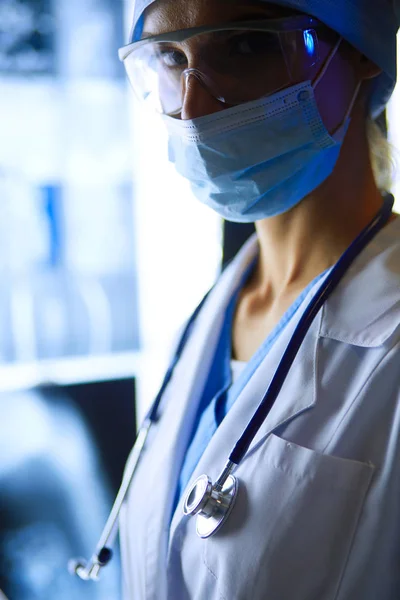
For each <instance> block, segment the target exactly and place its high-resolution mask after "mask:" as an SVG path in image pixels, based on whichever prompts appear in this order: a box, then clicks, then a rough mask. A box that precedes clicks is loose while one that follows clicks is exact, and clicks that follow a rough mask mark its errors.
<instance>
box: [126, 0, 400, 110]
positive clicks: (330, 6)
mask: <svg viewBox="0 0 400 600" xmlns="http://www.w3.org/2000/svg"><path fill="white" fill-rule="evenodd" d="M154 1H155V0H136V2H135V7H134V18H133V27H132V34H131V40H132V41H133V40H136V39H139V38H140V35H141V31H142V23H143V13H144V11H145V9H146V8H147V7H148V6H150V4H152V3H153V2H154ZM157 1H158V2H162V0H157ZM271 4H278V5H281V6H285V7H291V8H293V9H295V10H298V11H301V12H304V13H306V14H309V15H312V16H313V17H316V18H317V19H319V20H320V21H322V22H323V23H325V24H326V25H328V27H330V28H331V29H333V30H335V31H337V32H338V33H339V34H340V35H341V36H342V37H343V38H344V39H345V40H347V41H348V42H350V44H352V45H353V46H354V47H355V48H357V49H358V50H360V52H362V53H363V54H365V56H367V57H368V58H369V59H370V60H372V61H373V62H374V63H375V64H376V65H378V67H380V68H381V69H382V74H381V75H379V76H378V77H377V78H376V79H375V80H374V82H373V90H372V94H371V104H370V112H371V115H372V116H373V117H376V116H378V115H379V114H380V113H381V112H382V110H383V109H384V108H385V106H386V104H387V102H388V100H389V98H390V96H391V95H392V92H393V89H394V87H395V84H396V80H397V61H396V54H397V53H396V33H397V31H398V28H399V24H400V0H273V1H272V2H271Z"/></svg>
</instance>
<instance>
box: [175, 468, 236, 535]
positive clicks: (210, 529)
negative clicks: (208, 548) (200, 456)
mask: <svg viewBox="0 0 400 600" xmlns="http://www.w3.org/2000/svg"><path fill="white" fill-rule="evenodd" d="M237 492H238V480H237V479H236V477H234V476H233V475H229V477H228V478H227V479H226V481H225V482H224V484H223V486H222V488H221V489H219V488H218V487H217V486H213V484H212V483H211V480H210V478H209V477H208V476H207V475H201V476H200V477H198V479H196V481H195V482H194V483H193V485H192V487H191V488H190V490H189V492H188V494H187V496H186V499H185V503H184V507H183V512H184V513H185V515H190V516H195V515H197V520H196V531H197V535H198V536H199V537H201V538H203V539H205V538H208V537H210V536H212V535H213V534H214V533H216V532H217V531H218V529H219V528H220V527H221V525H222V524H223V523H224V522H225V521H226V519H227V518H228V516H229V514H230V512H231V510H232V508H233V506H234V504H235V500H236V496H237Z"/></svg>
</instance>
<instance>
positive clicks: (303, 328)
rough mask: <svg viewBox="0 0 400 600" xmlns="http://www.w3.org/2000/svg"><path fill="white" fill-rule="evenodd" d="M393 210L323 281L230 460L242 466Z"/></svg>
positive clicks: (387, 209) (389, 202)
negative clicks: (318, 325) (321, 319)
mask: <svg viewBox="0 0 400 600" xmlns="http://www.w3.org/2000/svg"><path fill="white" fill-rule="evenodd" d="M392 209H393V198H391V197H389V198H385V200H384V204H383V207H382V209H381V211H380V212H379V213H378V214H377V215H376V217H375V218H374V219H373V220H372V221H371V223H370V224H369V225H367V227H365V228H364V229H363V230H362V231H361V233H360V234H359V235H358V236H357V238H356V239H355V240H354V241H353V243H352V244H351V245H350V246H349V247H348V248H347V249H346V250H345V252H344V253H343V254H342V256H341V257H340V258H339V260H338V262H337V263H336V265H335V266H334V267H333V268H332V271H331V273H330V274H329V275H328V277H327V279H326V280H325V281H323V283H322V284H321V286H320V289H319V290H318V292H317V294H316V296H315V297H314V299H313V300H312V301H311V303H310V304H309V306H308V307H307V308H306V310H305V312H304V314H303V315H302V317H301V319H300V321H299V323H298V325H297V327H296V329H295V332H294V334H293V336H292V338H291V340H290V342H289V344H288V346H287V348H286V350H285V352H284V354H283V356H282V359H281V360H280V362H279V365H278V367H277V369H276V371H275V375H274V377H273V378H272V381H271V383H270V385H269V387H268V389H267V391H266V393H265V395H264V397H263V398H262V400H261V402H260V404H259V406H258V408H257V410H256V412H255V413H254V415H253V416H252V418H251V419H250V421H249V423H248V425H247V427H246V429H245V430H244V432H243V434H242V435H241V437H240V438H239V440H238V441H237V443H236V444H235V447H234V449H233V450H232V452H231V453H230V455H229V461H230V462H231V463H234V464H235V465H238V464H239V463H240V462H241V461H242V460H243V458H244V456H245V454H246V452H247V451H248V449H249V447H250V445H251V443H252V441H253V440H254V438H255V436H256V435H257V433H258V431H259V429H260V427H261V425H262V424H263V423H264V421H265V419H266V417H267V415H268V413H269V411H270V410H271V408H272V405H273V404H274V402H275V400H276V398H277V397H278V394H279V392H280V391H281V389H282V386H283V384H284V382H285V380H286V377H287V375H288V373H289V371H290V369H291V367H292V365H293V362H294V360H295V358H296V356H297V353H298V351H299V349H300V347H301V345H302V343H303V341H304V338H305V336H306V334H307V332H308V330H309V329H310V327H311V325H312V323H313V321H314V319H315V317H316V316H317V314H318V312H319V311H320V309H321V308H322V306H323V305H324V304H325V302H326V301H327V299H328V298H329V296H330V295H331V294H332V293H333V292H334V291H335V289H336V288H337V286H338V284H339V283H340V282H341V281H342V279H343V277H344V275H345V274H346V273H347V271H348V270H349V268H350V267H351V265H352V263H353V262H354V261H355V260H356V258H357V257H358V256H359V254H360V253H361V252H362V250H363V249H364V248H365V247H366V246H367V245H368V244H369V242H370V241H371V240H372V239H373V238H374V237H375V235H376V234H377V233H378V231H379V230H380V229H381V228H382V227H383V226H384V225H385V224H386V223H387V222H388V220H389V218H390V216H391V214H392Z"/></svg>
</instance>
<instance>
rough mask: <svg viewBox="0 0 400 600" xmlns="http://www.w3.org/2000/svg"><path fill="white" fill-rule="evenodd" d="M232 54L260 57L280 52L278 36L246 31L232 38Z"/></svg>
mask: <svg viewBox="0 0 400 600" xmlns="http://www.w3.org/2000/svg"><path fill="white" fill-rule="evenodd" d="M229 46H230V52H231V53H235V54H240V55H248V56H249V55H260V54H267V53H272V52H276V51H277V50H279V48H280V46H279V40H278V38H277V36H276V35H274V34H271V33H268V32H264V31H246V32H244V33H240V34H238V35H235V36H233V37H231V38H230V40H229Z"/></svg>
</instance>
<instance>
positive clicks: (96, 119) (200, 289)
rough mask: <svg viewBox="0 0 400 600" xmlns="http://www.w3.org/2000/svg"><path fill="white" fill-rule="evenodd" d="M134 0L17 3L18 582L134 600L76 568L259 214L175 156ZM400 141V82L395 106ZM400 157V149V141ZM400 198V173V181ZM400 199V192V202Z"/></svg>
mask: <svg viewBox="0 0 400 600" xmlns="http://www.w3.org/2000/svg"><path fill="white" fill-rule="evenodd" d="M131 10H132V2H131V1H130V0H129V1H127V2H124V1H123V0H0V332H1V335H0V589H2V590H3V591H4V592H5V593H6V594H7V596H8V597H9V599H10V600H64V599H65V600H67V599H68V600H70V599H71V598H72V599H73V600H81V599H85V600H118V599H119V598H120V597H121V593H120V573H119V560H118V556H117V559H116V560H115V561H114V563H113V564H111V565H110V566H109V567H107V569H105V570H104V574H103V575H102V582H101V583H100V584H98V585H96V584H93V583H84V582H81V581H80V580H77V579H76V578H72V577H71V576H70V575H69V574H68V572H67V569H66V565H67V562H68V559H69V558H70V557H71V556H89V555H90V554H91V552H92V550H93V547H94V546H95V544H96V543H97V539H98V535H99V533H100V532H101V529H102V527H103V524H104V520H105V519H106V517H107V514H108V510H109V509H110V507H111V504H112V500H113V496H114V494H115V493H116V491H117V488H118V484H119V481H120V478H121V475H122V470H123V466H124V462H125V460H126V457H127V454H128V452H129V449H130V447H131V446H132V443H133V441H134V437H135V428H136V422H137V421H138V420H141V418H142V417H143V414H144V411H145V410H146V408H147V406H148V405H149V403H150V402H151V400H152V398H153V396H154V394H155V393H156V391H157V386H158V384H159V381H160V378H161V375H162V373H163V370H164V369H165V365H166V362H167V357H168V354H169V351H170V348H171V345H172V343H173V340H174V338H175V336H176V332H177V331H178V329H179V328H180V326H181V325H182V323H183V322H184V320H185V319H186V318H187V316H188V315H189V314H190V312H191V311H192V309H193V307H194V306H195V305H196V304H197V303H198V302H199V300H200V299H201V297H202V295H203V294H204V293H205V292H206V291H207V289H208V288H209V287H210V285H212V283H213V281H214V280H215V277H216V276H217V274H218V273H219V271H220V269H221V265H222V263H223V261H225V260H227V259H229V257H230V256H232V254H234V253H235V252H236V250H237V249H238V246H239V245H240V244H241V243H242V241H243V240H244V239H245V238H246V236H247V235H248V234H249V233H250V232H251V227H246V226H237V225H233V224H227V223H222V222H221V221H220V219H219V218H218V217H216V216H215V215H214V214H213V213H212V212H211V211H209V210H208V209H206V208H204V207H203V206H201V205H200V204H199V203H197V202H196V201H195V200H193V199H192V197H191V194H190V190H189V188H188V185H187V183H186V182H185V181H183V180H182V179H180V178H179V177H178V176H177V175H176V174H175V173H174V171H173V168H172V167H171V166H170V165H169V164H168V162H167V160H166V156H167V149H166V148H167V144H166V136H165V132H164V131H163V129H162V126H161V123H160V122H159V121H158V120H157V119H154V118H153V117H152V116H151V115H147V114H143V112H142V111H139V110H138V107H137V105H136V104H135V101H134V98H133V96H132V94H131V92H130V90H129V87H128V85H127V83H126V80H125V76H124V71H123V68H122V65H121V64H120V63H119V62H118V59H117V49H118V47H119V46H121V45H123V44H124V43H125V42H126V40H127V37H128V30H129V23H130V16H131ZM387 121H388V130H389V137H390V139H391V141H392V143H393V144H394V146H397V147H399V146H400V91H399V88H398V89H397V90H396V94H395V96H394V98H393V100H392V102H391V105H390V107H389V109H388V114H387ZM394 156H395V159H396V153H395V155H394ZM396 190H397V198H398V200H400V187H399V177H398V176H397V177H396V178H395V186H394V191H396ZM397 207H399V202H398V203H397Z"/></svg>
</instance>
